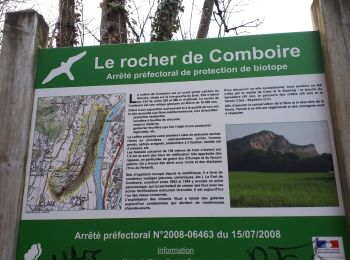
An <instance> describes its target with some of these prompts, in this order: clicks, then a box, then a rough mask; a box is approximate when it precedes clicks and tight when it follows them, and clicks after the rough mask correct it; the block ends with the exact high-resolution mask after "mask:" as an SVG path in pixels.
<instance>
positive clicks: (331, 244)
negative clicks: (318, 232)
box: [316, 240, 340, 249]
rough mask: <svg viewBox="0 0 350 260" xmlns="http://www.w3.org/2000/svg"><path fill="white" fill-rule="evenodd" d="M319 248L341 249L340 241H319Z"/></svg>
mask: <svg viewBox="0 0 350 260" xmlns="http://www.w3.org/2000/svg"><path fill="white" fill-rule="evenodd" d="M316 243H317V248H329V249H339V247H340V246H339V240H328V241H327V240H317V242H316Z"/></svg>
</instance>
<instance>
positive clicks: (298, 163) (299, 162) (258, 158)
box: [228, 150, 334, 172]
mask: <svg viewBox="0 0 350 260" xmlns="http://www.w3.org/2000/svg"><path fill="white" fill-rule="evenodd" d="M228 169H229V171H260V172H261V171H262V172H281V171H282V172H333V171H334V166H333V159H332V155H331V154H329V153H323V154H321V155H318V156H314V157H305V158H301V157H299V156H298V155H296V154H294V153H285V154H282V153H280V152H273V151H271V150H267V151H263V150H249V151H246V152H243V153H239V154H234V155H233V154H230V152H229V150H228Z"/></svg>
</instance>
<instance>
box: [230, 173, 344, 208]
mask: <svg viewBox="0 0 350 260" xmlns="http://www.w3.org/2000/svg"><path fill="white" fill-rule="evenodd" d="M229 179H230V201H231V207H234V208H237V207H238V208H239V207H326V206H338V196H337V189H336V184H335V177H334V174H333V173H324V172H305V173H292V172H273V173H272V172H250V171H231V172H230V173H229Z"/></svg>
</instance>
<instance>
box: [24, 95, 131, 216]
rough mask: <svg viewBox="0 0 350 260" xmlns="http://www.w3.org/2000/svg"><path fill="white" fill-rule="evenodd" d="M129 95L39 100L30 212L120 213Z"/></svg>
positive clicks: (29, 192) (28, 197) (29, 189)
mask: <svg viewBox="0 0 350 260" xmlns="http://www.w3.org/2000/svg"><path fill="white" fill-rule="evenodd" d="M124 113H125V95H124V94H104V95H86V96H84V95H81V96H58V97H57V96H55V97H41V98H39V99H38V105H37V111H36V120H35V128H34V136H33V147H32V157H31V164H30V172H29V179H28V184H27V200H26V212H27V213H41V212H50V211H68V210H69V211H72V210H100V209H101V210H103V209H109V210H112V209H120V208H121V194H122V179H123V178H122V177H123V145H124V127H125V125H124Z"/></svg>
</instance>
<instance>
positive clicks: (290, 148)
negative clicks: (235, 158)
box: [227, 131, 319, 158]
mask: <svg viewBox="0 0 350 260" xmlns="http://www.w3.org/2000/svg"><path fill="white" fill-rule="evenodd" d="M227 149H229V150H231V151H232V152H233V153H234V154H239V153H243V152H246V151H249V150H263V151H267V150H271V151H272V152H279V153H282V154H286V153H294V154H297V155H298V156H299V157H301V158H307V157H314V156H317V155H319V153H318V152H317V151H316V148H315V145H314V144H308V145H296V144H292V143H290V142H289V141H288V140H287V139H286V138H285V137H284V136H282V135H276V134H275V133H273V132H271V131H261V132H258V133H255V134H251V135H247V136H244V137H242V138H236V139H232V140H230V141H228V142H227Z"/></svg>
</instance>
